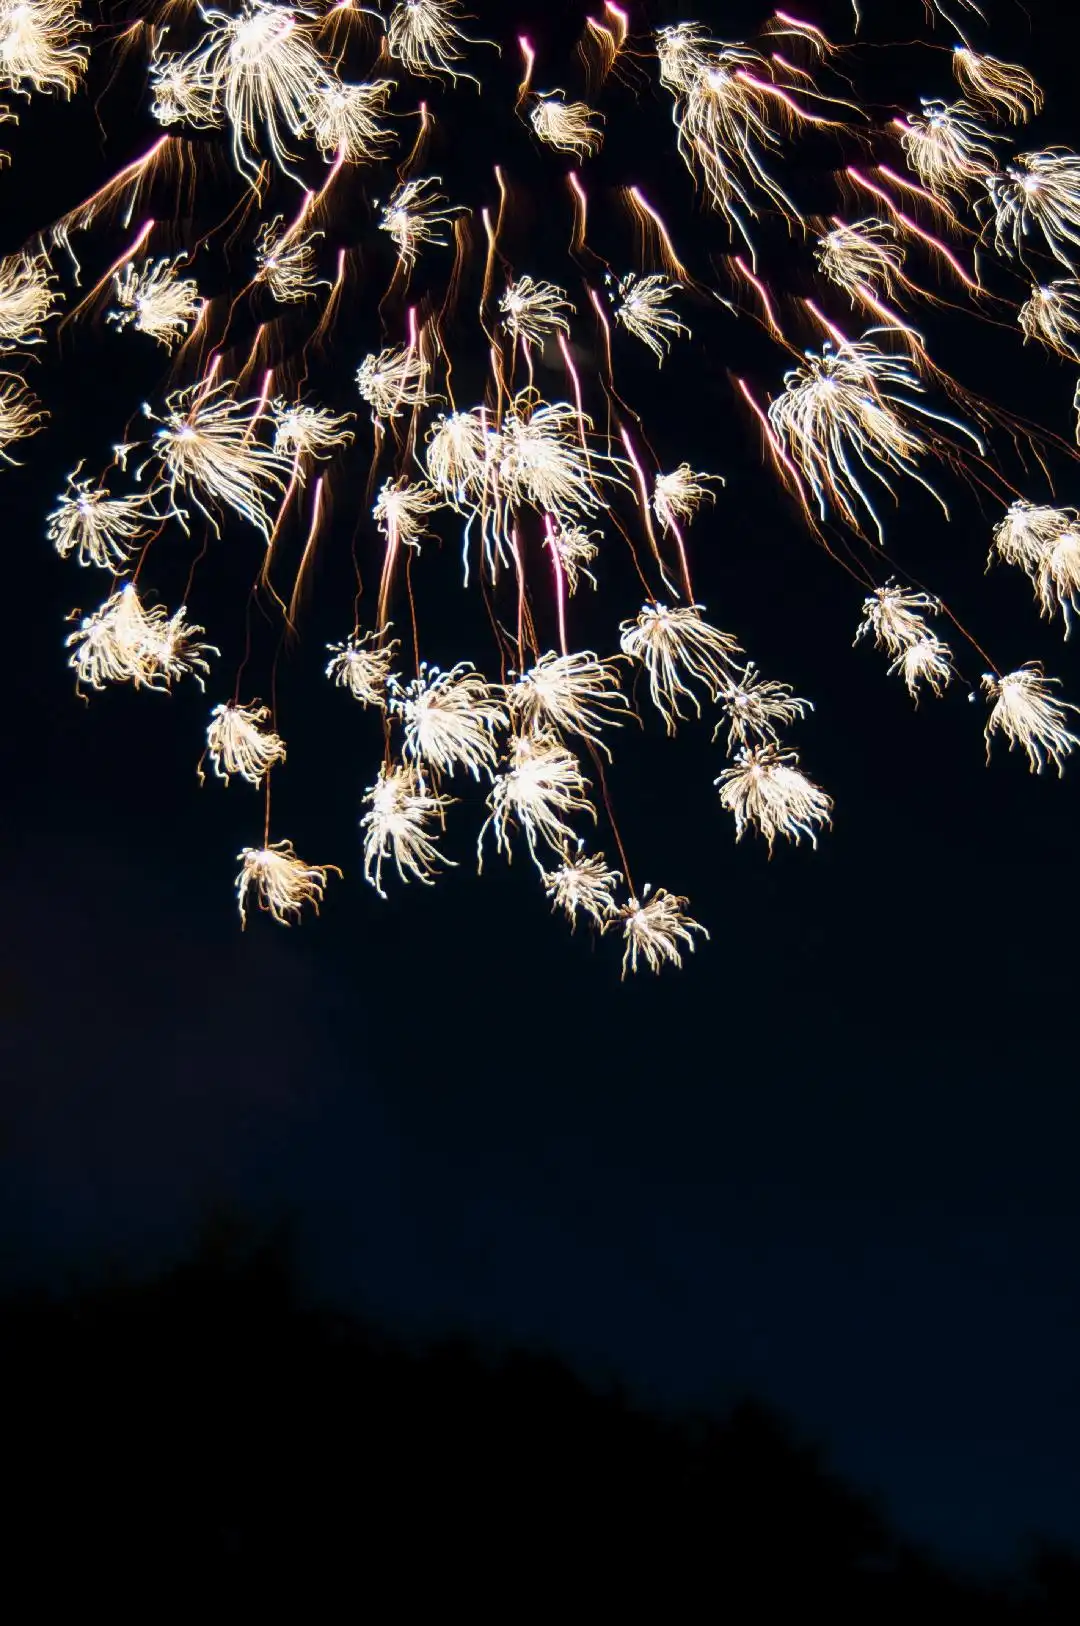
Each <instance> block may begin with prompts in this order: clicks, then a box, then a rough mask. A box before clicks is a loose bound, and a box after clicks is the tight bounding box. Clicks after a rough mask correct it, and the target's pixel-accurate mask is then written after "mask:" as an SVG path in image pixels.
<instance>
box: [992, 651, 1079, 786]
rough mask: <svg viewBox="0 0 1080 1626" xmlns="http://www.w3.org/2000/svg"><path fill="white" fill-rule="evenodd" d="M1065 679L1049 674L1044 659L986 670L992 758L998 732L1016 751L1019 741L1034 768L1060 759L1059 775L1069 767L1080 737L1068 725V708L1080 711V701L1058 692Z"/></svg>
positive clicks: (1056, 763)
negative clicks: (998, 672)
mask: <svg viewBox="0 0 1080 1626" xmlns="http://www.w3.org/2000/svg"><path fill="white" fill-rule="evenodd" d="M1060 681H1061V680H1060V679H1059V678H1050V677H1047V676H1046V674H1045V672H1044V671H1043V667H1042V663H1041V662H1039V661H1029V662H1028V663H1027V665H1026V666H1021V667H1019V668H1018V669H1017V670H1016V671H1015V672H1006V673H1005V674H1004V676H1002V677H997V676H995V675H994V674H993V673H990V672H985V673H984V674H983V677H982V687H983V693H984V694H985V696H986V698H987V700H989V701H991V702H992V704H991V707H990V713H989V715H988V717H987V719H986V730H985V733H986V760H987V762H989V760H990V748H991V746H992V744H993V739H994V735H995V734H1000V735H1001V736H1002V738H1003V739H1004V740H1005V741H1006V742H1007V744H1008V747H1009V750H1010V751H1011V750H1012V749H1013V748H1014V746H1019V747H1020V749H1021V750H1022V751H1024V753H1025V754H1026V756H1027V759H1028V765H1029V767H1030V769H1031V771H1032V773H1042V770H1043V768H1044V767H1045V766H1046V764H1047V762H1052V763H1053V764H1054V767H1055V768H1056V769H1057V771H1058V775H1059V777H1060V776H1061V775H1062V774H1063V773H1064V772H1065V758H1066V757H1067V756H1069V755H1070V753H1071V752H1072V751H1073V750H1074V749H1075V747H1076V746H1077V745H1080V739H1078V738H1077V736H1076V735H1075V734H1073V733H1072V732H1071V731H1070V730H1069V729H1068V728H1067V727H1066V726H1065V725H1066V722H1067V720H1068V719H1067V718H1066V715H1065V714H1066V712H1076V713H1077V714H1078V715H1080V707H1078V706H1074V705H1072V704H1071V703H1070V702H1069V701H1067V700H1059V699H1058V697H1057V695H1055V694H1054V693H1053V692H1052V691H1053V689H1054V688H1055V687H1057V686H1058V684H1059V683H1060Z"/></svg>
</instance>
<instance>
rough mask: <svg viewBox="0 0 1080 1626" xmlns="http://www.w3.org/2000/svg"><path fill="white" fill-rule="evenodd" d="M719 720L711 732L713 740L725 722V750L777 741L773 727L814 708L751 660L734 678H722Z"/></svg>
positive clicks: (801, 715)
mask: <svg viewBox="0 0 1080 1626" xmlns="http://www.w3.org/2000/svg"><path fill="white" fill-rule="evenodd" d="M716 702H717V704H718V705H719V707H720V710H721V711H722V712H723V714H724V716H723V719H722V720H721V721H720V722H719V723H717V725H716V728H715V729H714V731H713V740H714V742H715V741H716V740H717V739H718V738H719V736H720V731H721V729H722V728H723V727H724V724H725V722H726V724H727V731H728V732H727V752H728V755H729V756H730V755H731V753H732V752H733V751H735V750H736V749H737V748H738V747H740V746H747V745H750V744H751V743H752V742H753V743H756V744H759V745H768V744H773V745H776V744H779V734H778V732H777V730H778V729H779V728H780V727H783V726H785V725H786V724H788V723H793V722H795V721H797V720H798V719H799V718H801V717H804V716H805V715H806V713H807V712H808V711H813V709H814V707H813V704H812V702H811V701H809V700H800V699H799V697H798V696H797V695H796V694H795V693H794V691H793V690H792V689H791V687H790V685H789V684H787V683H776V682H774V681H773V680H772V679H770V678H763V677H762V676H761V674H760V672H759V671H758V670H757V668H756V667H755V665H754V663H753V662H752V661H748V662H747V664H746V666H745V667H744V668H743V670H742V671H741V672H740V673H739V674H738V675H737V677H730V678H727V679H725V681H724V682H723V684H722V685H721V687H720V689H719V690H718V691H717V694H716Z"/></svg>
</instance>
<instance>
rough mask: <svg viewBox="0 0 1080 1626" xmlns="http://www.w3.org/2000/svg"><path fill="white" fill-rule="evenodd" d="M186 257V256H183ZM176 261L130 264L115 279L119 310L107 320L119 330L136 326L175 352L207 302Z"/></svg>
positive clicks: (112, 312)
mask: <svg viewBox="0 0 1080 1626" xmlns="http://www.w3.org/2000/svg"><path fill="white" fill-rule="evenodd" d="M181 258H182V257H181ZM177 265H178V261H176V260H144V261H143V262H142V264H141V265H138V266H136V265H135V264H134V263H133V262H131V261H129V262H128V264H127V265H126V266H125V267H124V270H123V273H122V274H120V273H117V274H116V275H114V277H113V293H114V296H115V299H116V304H117V307H118V308H117V309H116V310H112V311H109V312H108V315H107V320H108V321H110V322H114V323H115V324H116V326H117V327H118V328H125V327H129V326H130V327H134V328H135V329H136V330H137V332H139V333H145V334H147V335H148V336H149V337H150V338H152V339H156V340H157V342H158V344H160V345H161V346H162V347H163V348H164V349H166V350H174V349H175V348H176V346H177V344H179V342H180V340H181V339H182V338H184V337H185V335H186V334H188V333H189V332H190V331H191V329H192V328H193V327H194V326H195V324H196V323H197V322H198V320H199V318H200V317H201V315H202V313H203V300H202V299H201V298H200V295H199V288H198V284H197V283H196V282H195V280H194V278H193V277H181V276H180V275H179V274H178V271H177Z"/></svg>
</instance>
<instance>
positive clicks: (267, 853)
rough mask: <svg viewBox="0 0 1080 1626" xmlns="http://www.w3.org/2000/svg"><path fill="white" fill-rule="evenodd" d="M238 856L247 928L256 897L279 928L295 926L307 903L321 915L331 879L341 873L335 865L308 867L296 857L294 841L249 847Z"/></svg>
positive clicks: (241, 902) (239, 892) (243, 922)
mask: <svg viewBox="0 0 1080 1626" xmlns="http://www.w3.org/2000/svg"><path fill="white" fill-rule="evenodd" d="M237 857H238V858H239V860H240V873H239V875H238V876H237V877H236V896H237V901H238V903H239V906H240V924H241V926H246V925H247V911H248V908H249V907H250V904H251V901H252V899H253V898H254V900H255V903H256V904H257V905H258V907H259V908H260V909H261V910H263V911H264V912H265V913H266V914H268V915H269V916H270V918H271V919H272V920H276V921H277V923H278V925H279V926H290V925H292V923H293V922H294V921H295V920H298V919H299V918H300V914H301V911H302V910H303V907H304V905H305V904H307V903H310V904H311V906H312V908H313V909H314V910H315V913H316V914H318V913H319V906H320V904H321V903H322V901H323V894H324V893H325V891H326V883H327V879H328V878H329V876H330V875H338V876H340V874H341V871H340V870H339V869H338V868H337V866H336V865H334V864H305V863H304V861H303V859H301V858H298V857H297V856H296V850H295V848H294V847H293V844H292V842H291V841H275V842H273V843H272V844H269V845H267V846H265V847H245V848H244V849H243V851H242V852H240V853H238V854H237Z"/></svg>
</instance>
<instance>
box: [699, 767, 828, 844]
mask: <svg viewBox="0 0 1080 1626" xmlns="http://www.w3.org/2000/svg"><path fill="white" fill-rule="evenodd" d="M798 761H799V759H798V756H797V755H796V753H795V752H794V751H786V750H784V749H783V748H782V747H781V746H780V745H778V744H776V743H775V742H773V741H768V742H766V743H765V744H763V745H752V746H744V747H743V748H742V749H741V750H740V751H739V752H738V754H737V755H736V758H735V762H734V763H733V765H732V766H731V767H730V768H725V769H724V771H723V773H722V774H721V775H720V776H719V778H718V779H717V780H716V784H717V785H719V787H720V802H721V805H722V806H723V807H725V808H726V809H727V811H728V812H729V813H731V814H733V815H734V818H735V840H736V841H741V840H742V838H743V836H744V835H745V834H746V831H747V830H748V829H750V828H751V827H753V828H756V829H757V830H758V831H759V832H760V834H761V835H763V836H764V837H765V840H766V843H767V844H768V848H769V855H770V857H771V856H772V851H773V846H774V844H775V841H776V838H777V836H783V837H784V839H785V840H787V841H793V842H796V843H798V842H799V841H800V840H801V839H802V837H803V836H805V837H806V838H807V839H808V840H809V842H810V844H811V846H813V847H816V846H817V831H818V829H819V828H820V827H821V826H822V825H826V826H828V825H831V824H832V806H833V803H832V798H831V797H830V796H827V795H826V794H825V792H824V791H823V790H821V788H820V787H819V786H817V785H815V784H814V783H813V782H812V781H811V780H810V779H808V778H807V777H806V775H805V774H804V773H802V771H801V770H800V768H799V766H798Z"/></svg>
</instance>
